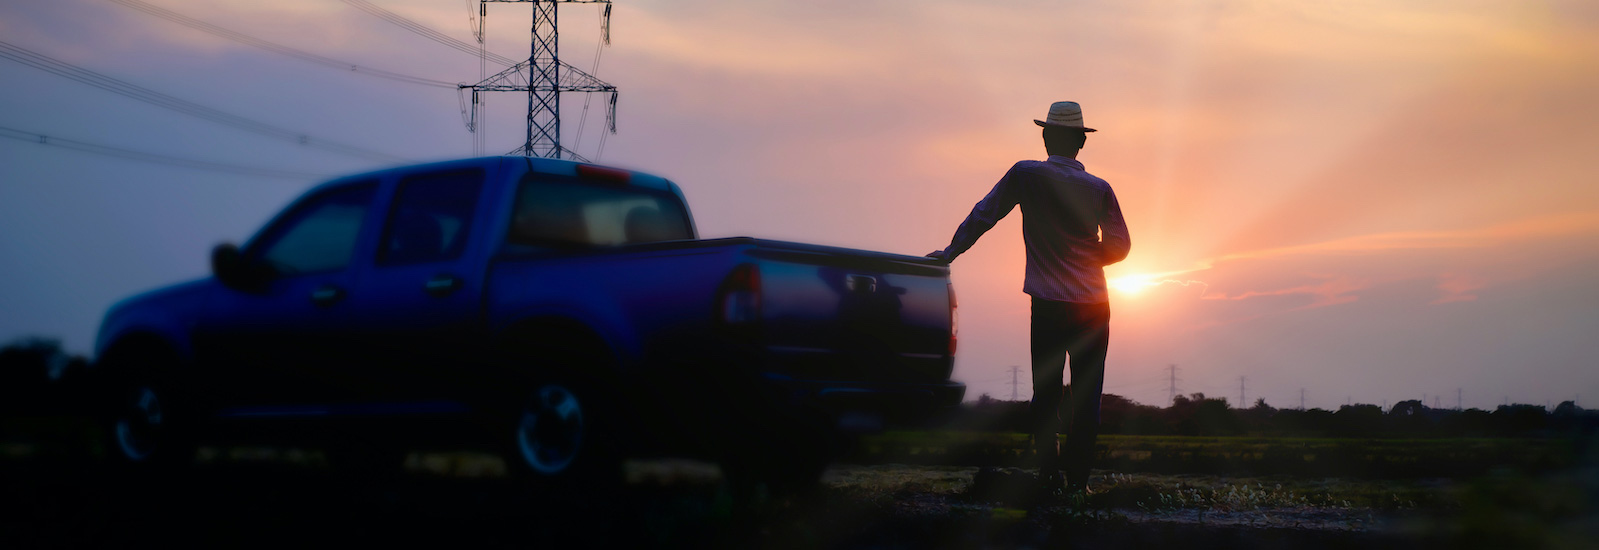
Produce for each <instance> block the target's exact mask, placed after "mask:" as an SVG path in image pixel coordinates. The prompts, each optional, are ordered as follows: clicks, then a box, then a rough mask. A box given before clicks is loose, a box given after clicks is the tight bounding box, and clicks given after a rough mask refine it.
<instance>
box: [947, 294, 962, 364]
mask: <svg viewBox="0 0 1599 550" xmlns="http://www.w3.org/2000/svg"><path fill="white" fill-rule="evenodd" d="M959 329H960V315H958V314H956V312H955V283H950V284H949V355H950V356H951V357H953V356H954V355H955V334H956V333H957V332H959Z"/></svg>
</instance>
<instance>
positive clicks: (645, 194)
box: [510, 178, 693, 246]
mask: <svg viewBox="0 0 1599 550" xmlns="http://www.w3.org/2000/svg"><path fill="white" fill-rule="evenodd" d="M690 238H693V234H692V232H691V231H690V229H689V221H688V214H687V213H686V212H684V210H683V204H682V202H681V201H679V200H678V199H677V196H676V195H673V194H670V193H663V192H656V191H651V190H647V189H640V188H637V187H627V186H611V185H597V184H588V183H580V182H577V181H575V180H560V179H546V178H539V179H528V180H525V181H523V182H522V185H521V188H520V189H519V190H518V191H517V198H516V213H515V217H514V218H513V220H512V223H511V235H510V241H511V242H513V243H516V244H528V245H556V246H617V245H624V244H638V243H649V242H657V241H673V240H680V239H690Z"/></svg>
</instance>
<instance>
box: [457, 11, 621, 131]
mask: <svg viewBox="0 0 1599 550" xmlns="http://www.w3.org/2000/svg"><path fill="white" fill-rule="evenodd" d="M481 2H482V7H480V8H479V10H480V11H479V17H478V20H477V21H478V36H479V37H481V36H482V34H483V32H482V29H483V21H484V20H486V19H487V18H488V8H487V5H488V4H489V3H490V2H506V3H520V4H533V42H532V53H531V54H529V56H528V58H527V61H523V62H521V63H517V64H516V65H513V66H511V67H510V68H507V69H505V70H503V71H500V72H499V73H498V74H495V75H494V76H490V77H488V78H485V79H483V81H481V82H478V83H477V84H472V85H462V86H461V88H462V89H470V90H472V117H471V121H470V122H469V123H468V126H469V127H470V128H472V129H473V131H474V132H475V131H476V129H477V122H478V105H479V100H478V94H480V93H482V92H526V93H527V141H526V142H525V143H523V144H522V146H521V147H520V148H517V149H516V150H515V151H512V152H511V154H513V155H514V154H522V155H524V156H529V157H534V156H537V157H545V158H562V157H566V158H570V159H573V160H581V161H585V162H586V161H587V159H584V158H583V157H582V156H580V155H578V154H577V153H576V152H574V151H572V150H571V149H567V148H566V147H565V146H563V145H561V92H585V93H609V94H611V98H610V106H609V108H608V109H607V111H606V118H607V121H608V123H609V124H608V126H609V131H610V132H611V133H613V134H614V133H616V86H612V85H610V84H607V83H605V81H602V80H600V79H598V78H595V77H594V76H593V75H590V74H588V73H586V72H583V71H582V70H581V69H578V68H577V67H573V66H571V65H569V64H567V63H566V62H564V61H561V56H560V49H561V44H560V42H561V41H560V38H561V33H560V28H559V26H558V25H557V23H558V18H557V16H558V10H557V9H556V5H557V4H604V5H605V13H604V15H603V16H602V19H601V23H600V25H601V35H602V38H601V40H603V41H604V43H605V44H610V43H611V0H481Z"/></svg>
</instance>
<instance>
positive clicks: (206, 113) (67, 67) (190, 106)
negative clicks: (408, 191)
mask: <svg viewBox="0 0 1599 550" xmlns="http://www.w3.org/2000/svg"><path fill="white" fill-rule="evenodd" d="M0 57H3V58H6V59H10V60H12V61H15V62H17V63H20V64H23V65H27V66H29V67H33V68H35V69H39V70H41V71H44V72H47V73H50V74H53V75H56V76H59V77H62V78H66V79H69V80H74V81H77V82H79V83H82V84H87V85H89V86H93V87H96V88H100V89H102V90H105V91H108V92H111V93H115V94H119V95H123V96H126V97H130V98H133V99H137V100H139V101H143V102H145V103H149V104H151V105H155V106H157V107H164V108H167V109H170V110H173V111H177V112H180V113H183V114H186V115H189V116H192V117H195V118H199V119H203V120H207V121H210V122H213V123H216V124H221V125H224V126H232V127H233V128H235V129H239V130H243V131H246V132H251V133H255V134H260V135H264V136H268V137H274V138H278V139H282V140H286V141H291V142H294V143H297V144H300V145H304V146H306V147H315V148H318V149H324V150H328V151H333V152H336V153H342V154H346V155H350V156H357V157H365V158H370V159H377V160H383V161H390V162H393V161H405V160H407V159H404V158H401V157H396V156H394V155H389V154H385V153H379V152H377V151H372V150H370V149H365V148H362V147H356V146H354V145H347V144H343V143H339V142H335V141H329V140H325V139H321V138H314V137H311V136H310V135H309V134H304V133H300V132H295V131H293V130H287V129H284V128H280V127H277V126H273V125H271V124H267V123H265V122H260V121H256V120H251V119H248V118H245V117H242V116H238V115H235V114H231V113H226V112H223V111H219V110H217V109H213V108H210V107H206V106H204V105H200V104H198V103H194V102H192V101H188V100H184V99H179V98H176V97H173V96H170V95H167V94H163V93H161V92H157V91H155V90H151V89H149V88H145V87H143V86H138V85H135V84H131V83H128V82H125V81H122V80H118V79H115V78H112V77H109V76H106V75H103V74H100V73H97V72H94V71H90V70H88V69H84V68H81V67H78V66H75V65H72V64H70V63H67V62H65V61H60V60H57V59H54V58H51V57H49V56H46V55H43V54H40V53H37V52H33V51H31V50H28V49H26V48H23V47H20V46H17V45H14V44H11V43H9V42H4V41H0Z"/></svg>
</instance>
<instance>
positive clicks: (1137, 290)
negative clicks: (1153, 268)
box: [1109, 275, 1160, 296]
mask: <svg viewBox="0 0 1599 550" xmlns="http://www.w3.org/2000/svg"><path fill="white" fill-rule="evenodd" d="M1109 284H1110V288H1112V289H1114V290H1116V291H1117V292H1120V293H1122V294H1127V295H1131V296H1137V295H1139V294H1141V293H1143V292H1144V291H1145V290H1148V289H1149V288H1150V287H1154V286H1157V285H1159V284H1160V283H1159V282H1158V281H1156V280H1155V276H1154V275H1123V276H1121V277H1117V278H1115V279H1111V280H1110V281H1109Z"/></svg>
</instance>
